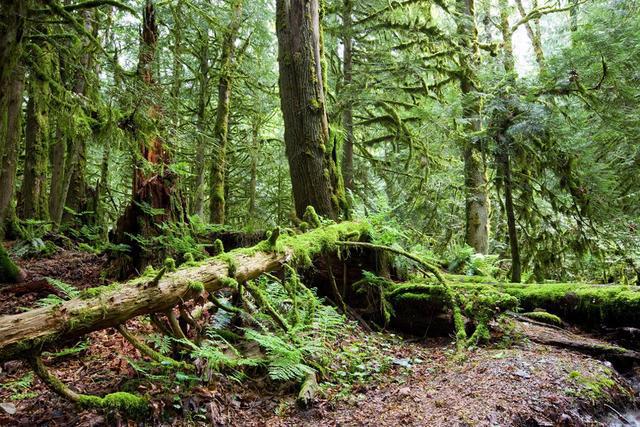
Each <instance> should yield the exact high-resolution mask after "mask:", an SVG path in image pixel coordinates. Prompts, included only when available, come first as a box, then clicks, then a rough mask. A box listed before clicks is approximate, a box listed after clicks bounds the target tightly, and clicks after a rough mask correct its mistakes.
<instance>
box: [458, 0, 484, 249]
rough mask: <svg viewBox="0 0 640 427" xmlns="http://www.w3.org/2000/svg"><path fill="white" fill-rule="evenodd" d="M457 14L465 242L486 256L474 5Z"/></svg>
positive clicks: (466, 1)
mask: <svg viewBox="0 0 640 427" xmlns="http://www.w3.org/2000/svg"><path fill="white" fill-rule="evenodd" d="M457 5H458V12H460V14H461V22H460V23H459V25H458V33H459V34H460V35H461V37H462V45H463V47H464V52H462V53H461V54H460V56H461V58H460V63H461V68H462V70H463V73H462V75H461V78H460V90H461V92H462V115H463V120H464V122H465V125H464V132H465V134H466V135H467V136H466V137H465V140H464V142H463V147H462V158H463V160H464V187H465V225H466V227H465V228H466V232H465V241H466V243H467V244H468V245H469V246H471V247H472V248H473V249H474V250H475V251H476V252H478V253H482V254H486V253H488V252H489V215H490V212H491V205H490V199H489V194H488V189H487V175H486V168H485V164H484V157H483V155H482V151H481V150H482V147H481V146H479V145H478V144H477V143H476V142H474V141H473V138H474V137H473V136H472V135H473V134H477V133H478V132H479V131H480V130H482V121H481V117H480V99H479V98H478V93H477V92H478V91H477V88H476V87H475V79H476V73H475V70H474V67H475V62H476V61H477V54H476V52H475V49H474V45H475V44H476V43H475V42H476V40H475V39H476V38H477V36H478V31H477V28H476V25H475V5H474V2H473V0H459V1H458V3H457Z"/></svg>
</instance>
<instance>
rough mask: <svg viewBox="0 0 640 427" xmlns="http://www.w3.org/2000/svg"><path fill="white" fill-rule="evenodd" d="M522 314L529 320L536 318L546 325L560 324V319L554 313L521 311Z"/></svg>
mask: <svg viewBox="0 0 640 427" xmlns="http://www.w3.org/2000/svg"><path fill="white" fill-rule="evenodd" d="M522 315H523V316H524V317H527V318H529V319H531V320H536V321H538V322H542V323H546V324H548V325H555V326H562V319H560V318H559V317H558V316H556V315H555V314H551V313H547V312H546V311H531V312H528V313H522Z"/></svg>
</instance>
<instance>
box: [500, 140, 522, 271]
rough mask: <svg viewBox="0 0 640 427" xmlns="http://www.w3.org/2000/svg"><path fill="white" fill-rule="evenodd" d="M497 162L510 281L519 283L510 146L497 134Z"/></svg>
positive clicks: (519, 262) (519, 268) (518, 251)
mask: <svg viewBox="0 0 640 427" xmlns="http://www.w3.org/2000/svg"><path fill="white" fill-rule="evenodd" d="M497 140H498V150H499V153H498V162H499V167H500V175H501V176H500V179H501V180H502V184H503V189H504V209H505V213H506V215H507V229H508V231H509V247H510V249H511V281H512V282H514V283H520V280H521V274H522V262H521V261H520V246H519V245H518V231H517V229H516V215H515V209H514V206H513V182H512V179H511V156H510V150H511V148H510V144H509V142H508V139H507V137H506V136H505V135H502V134H499V135H498V137H497Z"/></svg>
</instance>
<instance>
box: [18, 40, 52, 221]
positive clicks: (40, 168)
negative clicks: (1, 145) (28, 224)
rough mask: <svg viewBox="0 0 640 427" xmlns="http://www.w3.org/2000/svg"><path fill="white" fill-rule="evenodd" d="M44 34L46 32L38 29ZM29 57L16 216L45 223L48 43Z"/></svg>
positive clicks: (46, 214)
mask: <svg viewBox="0 0 640 427" xmlns="http://www.w3.org/2000/svg"><path fill="white" fill-rule="evenodd" d="M41 31H42V32H43V33H45V34H46V32H47V31H46V29H44V28H41ZM29 54H30V55H31V57H32V61H33V64H34V66H33V71H32V72H31V74H30V79H29V84H28V92H29V102H28V103H27V121H26V134H25V160H24V175H23V178H22V187H21V190H20V201H19V203H18V215H19V216H20V217H21V218H23V219H26V218H32V219H40V220H48V219H49V209H48V204H47V191H46V190H47V172H48V158H49V153H48V151H49V139H50V138H49V108H50V106H51V100H52V99H51V88H50V83H49V79H50V78H51V76H52V74H53V69H54V54H53V48H52V47H51V45H49V43H48V42H44V43H42V44H41V45H39V46H38V45H35V44H32V45H31V48H30V52H29Z"/></svg>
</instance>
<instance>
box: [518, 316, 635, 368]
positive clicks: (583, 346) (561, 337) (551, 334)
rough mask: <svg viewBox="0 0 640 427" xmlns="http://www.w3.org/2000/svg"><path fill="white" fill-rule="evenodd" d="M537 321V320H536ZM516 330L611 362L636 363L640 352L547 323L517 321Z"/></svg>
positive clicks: (527, 336) (547, 343) (549, 343)
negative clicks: (553, 326)
mask: <svg viewBox="0 0 640 427" xmlns="http://www.w3.org/2000/svg"><path fill="white" fill-rule="evenodd" d="M538 323H539V322H538ZM518 331H519V332H521V333H522V334H523V336H525V337H526V338H527V339H529V340H530V341H532V342H535V343H538V344H544V345H549V346H553V347H559V348H564V349H567V350H571V351H575V352H577V353H582V354H586V355H588V356H591V357H595V358H598V359H605V360H609V361H611V362H614V363H615V362H620V363H637V362H640V353H639V352H637V351H633V350H628V349H626V348H623V347H619V346H616V345H612V344H610V343H607V342H605V341H600V340H596V339H593V338H589V337H585V336H581V335H577V334H574V333H571V332H569V331H563V330H559V329H557V328H552V327H550V326H549V325H540V324H534V323H531V322H518Z"/></svg>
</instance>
